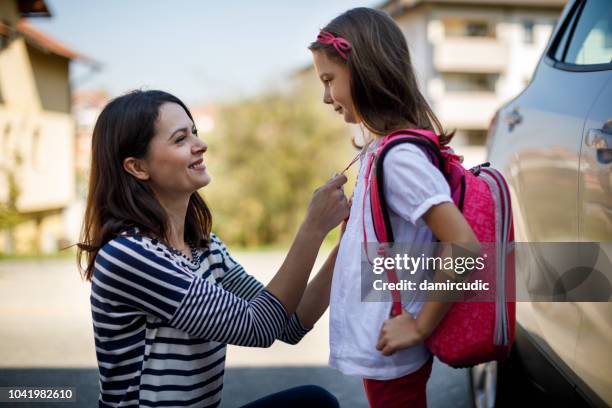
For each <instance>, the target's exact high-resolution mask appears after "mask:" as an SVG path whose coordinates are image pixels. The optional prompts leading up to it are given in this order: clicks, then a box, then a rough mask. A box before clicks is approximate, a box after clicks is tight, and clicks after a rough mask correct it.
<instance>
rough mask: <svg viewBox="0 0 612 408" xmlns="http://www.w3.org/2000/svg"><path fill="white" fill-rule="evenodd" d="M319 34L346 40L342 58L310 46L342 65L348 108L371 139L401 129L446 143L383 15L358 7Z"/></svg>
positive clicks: (403, 46) (403, 47) (401, 42)
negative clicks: (428, 134)
mask: <svg viewBox="0 0 612 408" xmlns="http://www.w3.org/2000/svg"><path fill="white" fill-rule="evenodd" d="M323 30H325V31H327V32H329V33H331V34H333V35H334V36H338V37H342V38H344V39H346V40H348V41H349V42H350V43H351V45H352V48H351V50H350V51H349V52H347V53H346V54H347V59H346V60H345V59H343V58H342V57H341V56H340V54H339V53H338V52H337V51H336V49H335V48H334V47H333V45H331V44H322V43H319V42H316V41H315V42H313V43H312V44H310V46H309V47H308V48H309V49H310V50H311V51H316V50H321V51H323V52H325V53H326V55H327V56H328V57H329V58H332V59H334V60H335V61H337V62H339V63H342V64H346V65H347V66H348V69H349V72H350V78H351V79H350V81H351V82H350V89H351V97H352V99H353V104H354V106H355V110H356V113H357V115H358V116H359V118H360V119H361V120H362V121H363V124H364V125H365V127H366V128H367V129H368V130H370V131H371V132H373V133H374V134H377V135H385V134H387V133H389V132H391V131H393V130H396V129H402V128H407V127H417V128H420V129H428V130H432V131H434V132H436V133H437V134H438V135H440V144H442V145H445V144H448V142H449V141H450V139H451V138H452V137H453V133H454V132H453V133H450V134H447V133H446V132H445V131H444V129H443V128H442V125H441V124H440V121H439V120H438V118H437V117H436V115H435V114H434V112H433V110H432V109H431V108H430V106H429V104H428V103H427V101H426V100H425V97H424V96H423V94H421V92H420V91H419V87H418V84H417V80H416V76H415V74H414V70H413V68H412V63H411V60H410V52H409V51H408V44H407V43H406V39H405V38H404V35H403V34H402V31H401V30H400V28H399V27H398V26H397V24H395V22H394V21H393V19H392V18H391V17H389V15H387V14H386V13H385V12H383V11H379V10H374V9H370V8H366V7H358V8H354V9H351V10H348V11H346V12H344V13H343V14H341V15H339V16H338V17H336V18H335V19H333V20H332V21H331V22H330V23H329V24H328V25H327V26H326V27H325V28H324V29H323Z"/></svg>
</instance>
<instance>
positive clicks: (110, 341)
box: [90, 234, 308, 407]
mask: <svg viewBox="0 0 612 408" xmlns="http://www.w3.org/2000/svg"><path fill="white" fill-rule="evenodd" d="M90 299H91V310H92V317H93V327H94V335H95V344H96V355H97V358H98V368H99V371H100V398H99V406H100V407H124V406H149V407H167V406H183V407H216V406H218V405H219V404H220V402H221V390H222V388H223V373H224V363H225V349H226V344H236V345H240V346H250V347H269V346H270V345H271V344H272V343H273V342H274V340H275V339H280V340H282V341H284V342H287V343H290V344H295V343H297V342H299V341H300V340H301V338H302V337H303V336H304V335H305V334H306V333H307V331H308V330H307V329H305V328H304V327H303V326H302V325H301V323H300V321H299V320H298V318H297V315H295V314H294V315H292V316H291V317H288V316H287V312H286V310H285V308H284V306H283V305H282V303H281V302H280V301H279V300H278V299H277V298H276V297H275V296H274V295H272V294H271V293H270V292H268V291H266V290H264V289H263V285H262V284H261V283H260V282H258V281H257V280H256V279H255V278H253V277H252V276H250V275H248V274H247V273H246V272H245V271H244V269H243V268H242V267H241V266H240V265H239V264H238V263H237V262H236V261H235V260H234V259H233V258H232V257H231V256H230V255H229V253H228V251H227V248H226V247H225V245H224V244H223V243H222V242H221V241H220V240H219V239H218V238H217V237H216V236H215V235H214V234H211V243H210V245H209V247H208V248H205V249H196V250H194V251H193V256H192V260H189V259H187V258H186V257H184V256H181V255H178V254H177V253H175V252H173V251H171V250H170V249H169V248H168V247H167V246H165V245H164V244H162V243H161V242H159V241H157V240H155V239H151V238H148V237H144V236H140V235H136V236H119V237H117V238H115V239H113V240H112V241H110V242H108V243H107V244H106V245H104V246H103V247H102V248H101V249H100V251H99V252H98V255H97V256H96V260H95V267H94V272H93V279H92V285H91V297H90Z"/></svg>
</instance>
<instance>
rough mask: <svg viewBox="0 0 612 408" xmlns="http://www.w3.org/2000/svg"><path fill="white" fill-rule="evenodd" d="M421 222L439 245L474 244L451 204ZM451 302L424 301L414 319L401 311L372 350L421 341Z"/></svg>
mask: <svg viewBox="0 0 612 408" xmlns="http://www.w3.org/2000/svg"><path fill="white" fill-rule="evenodd" d="M423 220H424V221H425V223H426V224H427V226H429V228H430V229H431V231H432V232H433V234H434V236H436V237H437V238H438V239H439V240H440V242H441V243H451V244H452V243H465V244H468V243H478V239H477V238H476V235H474V231H472V228H471V227H470V225H469V224H468V222H467V221H466V219H465V218H464V217H463V215H462V214H461V212H460V211H459V209H458V208H457V206H455V204H453V203H448V202H447V203H442V204H439V205H436V206H433V207H431V208H430V209H429V210H428V211H427V212H426V213H425V214H424V215H423ZM451 304H452V303H451V302H442V301H428V302H425V304H424V305H423V308H422V309H421V312H420V313H419V315H418V317H417V318H416V319H415V318H414V317H412V315H411V314H409V313H407V312H405V311H404V312H403V313H402V314H401V315H399V316H395V317H393V318H391V319H389V320H387V321H385V322H384V323H383V326H382V328H381V331H380V336H379V340H378V344H377V345H376V348H377V349H378V350H381V351H382V353H383V354H384V355H386V356H388V355H391V354H393V353H395V351H397V350H399V349H403V348H407V347H412V346H414V345H416V344H418V343H421V342H422V341H424V340H425V339H426V338H427V337H429V335H431V333H433V331H434V330H435V328H436V327H437V326H438V324H439V323H440V321H441V320H442V318H443V317H444V315H445V314H446V312H447V311H448V309H449V308H450V306H451Z"/></svg>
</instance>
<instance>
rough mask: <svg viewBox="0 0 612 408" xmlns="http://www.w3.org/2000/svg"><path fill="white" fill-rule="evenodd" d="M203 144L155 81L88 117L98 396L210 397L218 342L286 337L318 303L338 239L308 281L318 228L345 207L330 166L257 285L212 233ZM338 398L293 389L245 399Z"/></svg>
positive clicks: (207, 401)
mask: <svg viewBox="0 0 612 408" xmlns="http://www.w3.org/2000/svg"><path fill="white" fill-rule="evenodd" d="M206 150H207V145H206V143H204V141H202V140H201V139H200V138H199V137H198V135H197V131H196V128H195V125H194V123H193V118H192V116H191V113H190V112H189V110H188V109H187V107H186V106H185V105H184V104H183V103H182V102H181V101H180V100H179V99H177V98H176V97H174V96H172V95H170V94H168V93H165V92H162V91H134V92H131V93H129V94H127V95H124V96H121V97H119V98H116V99H115V100H113V101H111V102H110V103H109V104H108V105H107V106H106V107H105V108H104V110H103V111H102V113H101V114H100V117H99V118H98V121H97V123H96V126H95V128H94V133H93V140H92V168H91V175H90V181H89V183H90V184H89V196H88V201H87V209H86V214H85V222H84V227H83V235H82V243H81V244H79V252H78V258H79V264H81V260H82V259H83V258H85V260H86V267H85V268H84V270H83V273H84V276H85V278H86V279H87V280H90V281H91V282H92V287H91V308H92V316H93V322H94V334H95V343H96V354H97V358H98V366H99V370H100V398H99V405H100V406H101V407H107V406H119V405H121V406H127V405H139V406H193V407H209V406H218V405H219V404H220V402H221V390H222V387H223V372H224V360H225V348H226V344H228V343H229V344H236V345H242V346H251V347H268V346H270V345H271V344H272V343H273V342H274V340H275V339H280V340H282V341H285V342H288V343H291V344H295V343H297V342H298V341H299V340H300V339H301V338H302V337H303V336H304V335H305V334H306V332H308V330H309V328H311V327H312V325H313V324H314V323H315V322H316V321H317V320H318V319H319V317H320V316H321V314H322V313H323V312H324V310H325V309H326V308H327V304H328V302H329V288H330V282H331V274H332V270H333V264H334V259H335V255H336V253H337V251H336V250H334V251H333V252H332V254H331V255H330V257H329V258H328V260H327V262H326V263H325V264H324V266H323V267H322V269H321V271H320V272H319V274H318V275H317V276H316V277H315V278H314V279H313V280H312V282H311V283H310V284H308V286H307V282H308V276H309V274H310V271H311V269H312V267H313V264H314V261H315V259H316V256H317V252H318V249H319V247H320V245H321V243H322V241H323V238H324V237H325V235H326V234H327V233H328V232H329V231H330V230H331V229H332V228H334V227H335V226H336V225H338V224H339V223H340V222H341V221H342V220H343V219H344V218H346V217H347V216H348V204H347V201H346V197H345V196H344V193H343V190H342V186H343V184H344V183H345V182H346V178H345V177H344V176H342V175H340V176H336V177H334V178H333V179H332V180H330V181H329V182H327V183H326V184H325V185H323V186H322V187H321V188H319V189H318V190H317V191H315V193H314V194H313V197H312V200H311V202H310V204H309V207H308V212H307V214H306V217H305V219H304V221H303V223H302V225H301V227H300V228H299V231H298V233H297V235H296V237H295V240H294V242H293V244H292V246H291V248H290V250H289V253H288V255H287V257H286V259H285V261H284V263H283V265H282V266H281V268H280V269H279V271H278V272H277V274H276V275H275V276H274V278H273V279H272V280H271V281H270V283H269V284H268V285H267V286H266V287H265V288H264V287H263V285H262V284H261V283H259V282H258V281H257V280H255V279H254V278H253V277H252V276H250V275H247V274H246V273H245V271H244V270H243V269H242V267H241V266H240V265H239V264H238V263H237V262H236V261H235V260H234V259H233V258H232V257H231V256H230V255H229V253H228V251H227V248H226V247H225V245H223V243H222V242H221V240H220V239H219V238H217V237H216V236H215V235H214V234H213V233H211V225H212V218H211V214H210V211H209V210H208V207H207V206H206V203H205V202H204V200H203V199H202V197H201V196H200V195H199V194H198V190H199V189H200V188H202V187H204V186H206V185H207V184H208V183H210V181H211V177H210V175H209V174H208V172H207V169H206V166H205V164H204V161H203V158H204V153H205V152H206ZM295 401H299V402H301V403H303V404H304V405H305V406H306V405H310V406H337V401H336V400H335V398H334V397H333V396H331V394H329V393H327V392H326V391H324V390H323V389H321V388H318V387H301V388H298V389H292V390H288V391H285V392H283V393H279V394H275V395H273V396H269V397H266V398H264V399H262V400H260V401H256V402H254V403H252V404H250V406H286V405H287V404H292V405H295Z"/></svg>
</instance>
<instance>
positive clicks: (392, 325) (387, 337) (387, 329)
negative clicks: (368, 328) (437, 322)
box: [376, 310, 427, 356]
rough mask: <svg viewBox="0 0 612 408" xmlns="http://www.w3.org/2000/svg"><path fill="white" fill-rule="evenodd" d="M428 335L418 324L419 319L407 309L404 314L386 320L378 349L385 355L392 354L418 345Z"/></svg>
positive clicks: (377, 345) (381, 331) (403, 311)
mask: <svg viewBox="0 0 612 408" xmlns="http://www.w3.org/2000/svg"><path fill="white" fill-rule="evenodd" d="M426 337H427V336H426V335H424V333H422V331H421V330H420V329H419V326H418V325H417V320H416V319H415V318H414V317H412V315H411V314H410V313H408V312H406V311H405V310H402V314H401V315H399V316H395V317H392V318H390V319H389V320H385V322H384V323H383V325H382V328H381V329H380V335H379V336H378V343H377V344H376V349H377V350H380V351H382V353H383V355H385V356H390V355H391V354H393V353H395V352H396V351H397V350H400V349H404V348H408V347H412V346H416V345H417V344H419V343H421V342H423V340H425V338H426Z"/></svg>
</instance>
